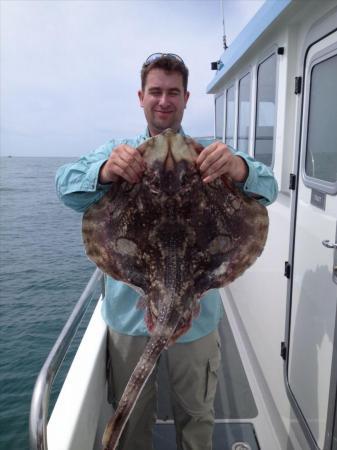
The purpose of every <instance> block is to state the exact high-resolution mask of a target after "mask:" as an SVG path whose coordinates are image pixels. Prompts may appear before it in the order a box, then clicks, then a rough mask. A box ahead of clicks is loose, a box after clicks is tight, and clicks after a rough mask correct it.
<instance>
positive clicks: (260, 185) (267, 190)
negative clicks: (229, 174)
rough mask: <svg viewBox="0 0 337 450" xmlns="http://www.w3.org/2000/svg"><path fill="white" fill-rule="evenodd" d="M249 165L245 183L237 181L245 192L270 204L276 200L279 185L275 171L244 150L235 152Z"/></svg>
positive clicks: (260, 201) (264, 203)
mask: <svg viewBox="0 0 337 450" xmlns="http://www.w3.org/2000/svg"><path fill="white" fill-rule="evenodd" d="M235 155H236V156H240V157H241V158H242V159H244V161H245V162H246V164H247V166H248V177H247V179H246V181H245V182H244V183H237V185H238V186H239V187H240V188H241V189H242V190H243V192H244V193H245V194H247V195H248V196H251V197H255V198H256V199H257V200H258V201H259V203H261V204H263V205H266V206H267V205H270V204H271V203H273V202H274V201H275V200H276V197H277V194H278V185H277V181H276V179H275V177H274V174H273V171H272V170H271V168H270V167H267V166H266V165H265V164H263V163H261V162H259V161H256V160H255V159H254V158H252V157H251V156H249V155H247V154H246V153H244V152H240V151H238V152H235Z"/></svg>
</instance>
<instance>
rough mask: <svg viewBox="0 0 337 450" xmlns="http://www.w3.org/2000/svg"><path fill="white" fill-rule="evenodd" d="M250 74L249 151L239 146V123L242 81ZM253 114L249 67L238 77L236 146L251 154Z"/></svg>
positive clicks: (251, 77) (251, 79)
mask: <svg viewBox="0 0 337 450" xmlns="http://www.w3.org/2000/svg"><path fill="white" fill-rule="evenodd" d="M247 75H249V78H250V80H249V81H250V85H249V133H248V145H247V151H244V150H241V149H240V148H239V138H240V136H239V125H240V82H241V81H242V80H243V79H244V78H245V77H246V76H247ZM252 114H253V73H252V70H251V69H247V70H246V71H244V72H242V73H241V74H240V75H239V77H238V79H237V117H236V147H237V148H238V150H240V151H243V152H244V153H247V155H249V149H250V143H251V135H252V130H251V127H252Z"/></svg>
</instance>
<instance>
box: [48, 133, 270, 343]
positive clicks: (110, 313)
mask: <svg viewBox="0 0 337 450" xmlns="http://www.w3.org/2000/svg"><path fill="white" fill-rule="evenodd" d="M180 133H181V134H184V131H183V130H182V129H180ZM149 137H150V135H149V132H148V130H146V132H145V133H143V134H140V135H139V136H137V137H135V138H133V139H113V140H111V141H109V142H107V143H106V144H104V145H102V146H101V147H99V148H98V149H97V150H94V151H92V152H91V153H89V154H88V155H86V156H82V157H81V158H80V159H79V160H78V161H76V162H74V163H70V164H66V165H65V166H62V167H60V168H59V170H58V171H57V173H56V189H57V195H58V197H59V198H60V200H61V201H62V202H63V203H64V204H65V205H67V206H69V207H70V208H72V209H74V210H75V211H78V212H84V211H85V210H86V209H87V208H88V207H89V206H90V205H92V204H93V203H95V202H97V201H98V200H99V199H100V198H101V197H102V196H103V195H104V194H105V193H106V192H108V191H109V189H110V187H111V184H105V185H102V184H100V183H99V181H98V176H99V170H100V168H101V166H102V165H103V164H104V163H105V161H107V159H108V158H109V156H110V154H111V151H112V150H113V149H114V148H115V147H116V146H117V145H119V144H128V145H130V146H131V147H138V146H139V145H140V144H141V143H142V142H144V141H145V140H146V139H148V138H149ZM199 142H200V143H201V144H202V145H204V146H206V145H209V144H210V143H211V142H212V140H208V141H205V140H203V141H202V140H200V141H199ZM235 154H236V155H238V156H241V157H242V158H243V159H244V160H245V161H246V163H247V166H248V170H249V173H248V177H247V179H246V181H245V182H244V183H238V185H239V187H240V188H241V189H242V190H243V191H244V192H245V193H246V194H247V195H254V196H257V197H258V198H259V202H260V203H262V204H264V205H268V204H270V203H272V202H273V201H274V200H275V199H276V196H277V191H278V188H277V183H276V180H275V178H274V176H273V173H272V171H271V169H270V168H269V167H266V166H265V165H264V164H262V163H260V162H258V161H255V160H254V159H253V158H251V157H250V156H248V155H247V154H246V153H244V152H236V153H235ZM138 299H139V294H138V293H137V292H136V291H134V290H133V289H132V288H130V287H129V286H127V285H126V284H124V283H122V282H120V281H116V280H114V279H113V278H111V277H109V276H108V277H107V278H106V294H105V298H104V300H103V305H102V315H103V318H104V320H105V322H106V323H107V325H109V327H111V328H112V329H113V330H115V331H117V332H119V333H122V334H128V335H132V336H137V335H148V331H147V328H146V325H145V322H144V310H143V309H140V308H139V307H138ZM222 314H223V306H222V302H221V298H220V294H219V292H218V290H211V291H208V292H207V293H206V294H205V295H204V296H203V297H202V299H201V301H200V314H199V316H198V317H196V318H195V319H194V320H193V323H192V326H191V328H190V330H189V331H188V332H187V333H186V334H184V335H183V336H181V337H180V338H179V339H178V341H177V342H190V341H193V340H196V339H199V338H201V337H203V336H206V335H207V334H209V333H211V332H212V331H214V330H215V328H216V327H217V325H218V322H219V320H220V319H221V317H222Z"/></svg>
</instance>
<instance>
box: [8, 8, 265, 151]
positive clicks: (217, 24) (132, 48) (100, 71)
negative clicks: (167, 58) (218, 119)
mask: <svg viewBox="0 0 337 450" xmlns="http://www.w3.org/2000/svg"><path fill="white" fill-rule="evenodd" d="M262 4H263V0H245V1H241V0H236V1H225V2H224V7H225V17H226V34H227V41H228V43H229V44H230V43H231V42H232V41H233V39H234V38H235V36H236V35H237V34H238V33H239V32H240V31H241V29H242V28H243V27H244V26H245V25H246V24H247V22H248V21H249V20H250V18H251V17H252V16H253V15H254V14H255V12H256V11H257V10H258V9H259V8H260V6H261V5H262ZM0 6H1V11H0V13H1V24H0V25H1V28H0V30H1V31H0V33H1V35H0V39H1V44H0V45H1V47H0V50H1V53H0V62H1V69H0V70H1V72H0V75H1V77H0V95H1V100H0V101H1V104H0V106H1V116H0V125H1V148H0V152H1V155H9V154H10V155H19V156H42V155H45V156H78V155H81V154H84V153H87V152H88V151H90V150H92V149H94V148H97V147H98V146H99V145H101V144H102V143H104V142H106V141H107V140H109V139H110V138H111V137H132V136H134V135H136V134H138V133H140V132H142V131H143V130H144V129H145V120H144V117H143V110H142V109H141V108H140V107H139V104H138V98H137V95H136V94H137V90H138V89H139V72H140V68H141V65H142V63H143V61H144V59H146V57H147V56H148V55H150V54H151V53H154V52H157V51H168V52H173V53H177V54H179V55H180V56H181V57H182V58H183V59H184V61H185V62H186V64H187V66H188V67H189V69H190V81H189V90H190V91H191V98H190V101H189V104H188V106H187V109H186V112H185V116H184V121H183V126H184V129H185V130H186V132H188V134H190V135H192V136H202V135H212V134H213V127H214V124H213V121H214V119H213V98H212V97H211V96H208V95H206V93H205V90H206V86H207V84H208V83H209V82H210V80H211V79H212V77H213V72H212V71H211V70H210V62H211V61H216V60H217V59H219V57H220V55H221V53H222V17H221V3H220V1H219V0H207V1H206V0H205V1H204V0H196V1H192V0H165V1H164V0H163V1H160V0H132V1H131V0H124V1H119V0H110V1H109V0H104V1H99V0H96V1H88V0H87V1H86V0H76V1H75V0H73V1H63V0H35V1H32V0H23V1H16V0H11V1H9V0H0Z"/></svg>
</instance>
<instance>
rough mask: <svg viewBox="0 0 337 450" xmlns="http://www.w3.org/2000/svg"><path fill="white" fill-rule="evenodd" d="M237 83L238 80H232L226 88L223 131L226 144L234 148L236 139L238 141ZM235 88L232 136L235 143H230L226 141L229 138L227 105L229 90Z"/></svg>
mask: <svg viewBox="0 0 337 450" xmlns="http://www.w3.org/2000/svg"><path fill="white" fill-rule="evenodd" d="M236 84H237V82H236V80H232V81H231V82H230V83H229V84H228V85H227V87H226V88H225V93H226V96H225V108H224V133H223V142H224V143H225V144H226V145H229V147H232V148H235V141H236V137H235V134H236V133H235V130H236V122H237V117H236V107H237V106H236V105H237V98H236V93H237V89H236ZM232 88H233V90H234V96H233V99H234V100H233V104H234V113H233V136H232V139H233V144H228V143H226V139H227V118H228V111H227V105H228V103H227V98H228V91H229V90H230V89H232Z"/></svg>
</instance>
